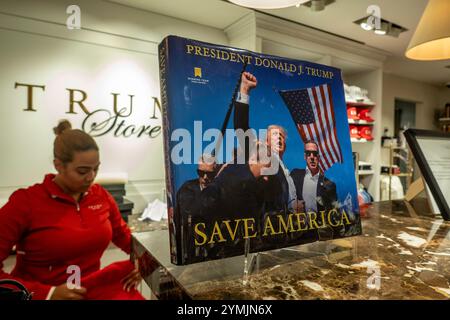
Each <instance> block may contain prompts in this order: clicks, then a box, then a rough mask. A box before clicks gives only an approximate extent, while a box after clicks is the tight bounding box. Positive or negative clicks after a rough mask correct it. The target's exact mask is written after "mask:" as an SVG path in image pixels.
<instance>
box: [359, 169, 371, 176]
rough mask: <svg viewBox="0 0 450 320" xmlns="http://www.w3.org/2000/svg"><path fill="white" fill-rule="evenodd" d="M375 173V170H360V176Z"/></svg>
mask: <svg viewBox="0 0 450 320" xmlns="http://www.w3.org/2000/svg"><path fill="white" fill-rule="evenodd" d="M372 174H375V171H373V170H359V171H358V175H360V176H368V175H372Z"/></svg>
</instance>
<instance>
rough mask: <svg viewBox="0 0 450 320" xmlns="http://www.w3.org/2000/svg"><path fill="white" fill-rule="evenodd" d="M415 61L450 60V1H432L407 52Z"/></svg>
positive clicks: (407, 55)
mask: <svg viewBox="0 0 450 320" xmlns="http://www.w3.org/2000/svg"><path fill="white" fill-rule="evenodd" d="M406 57H408V58H410V59H413V60H445V59H450V0H430V1H429V2H428V5H427V7H426V9H425V12H424V14H423V16H422V18H421V19H420V22H419V25H418V26H417V29H416V31H415V33H414V35H413V37H412V39H411V42H410V43H409V46H408V49H407V50H406Z"/></svg>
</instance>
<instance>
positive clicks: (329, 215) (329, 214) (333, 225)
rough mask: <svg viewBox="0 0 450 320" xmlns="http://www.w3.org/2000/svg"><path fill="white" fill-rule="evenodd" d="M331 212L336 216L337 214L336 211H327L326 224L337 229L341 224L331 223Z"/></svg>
mask: <svg viewBox="0 0 450 320" xmlns="http://www.w3.org/2000/svg"><path fill="white" fill-rule="evenodd" d="M333 212H334V213H335V214H338V212H337V210H336V209H333V210H330V211H328V223H329V224H330V226H332V227H337V226H339V225H341V223H339V222H338V224H333V223H332V222H331V216H332V213H333Z"/></svg>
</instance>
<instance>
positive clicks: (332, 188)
mask: <svg viewBox="0 0 450 320" xmlns="http://www.w3.org/2000/svg"><path fill="white" fill-rule="evenodd" d="M305 175H306V170H305V169H294V170H292V172H291V177H292V180H294V184H295V189H296V190H297V199H298V200H304V199H303V182H304V180H305ZM314 196H315V197H316V199H317V212H320V211H322V210H330V209H334V208H335V202H336V201H337V194H336V184H335V183H334V182H333V181H331V180H330V179H328V178H326V177H325V176H324V175H319V180H318V181H317V190H316V194H315V195H314Z"/></svg>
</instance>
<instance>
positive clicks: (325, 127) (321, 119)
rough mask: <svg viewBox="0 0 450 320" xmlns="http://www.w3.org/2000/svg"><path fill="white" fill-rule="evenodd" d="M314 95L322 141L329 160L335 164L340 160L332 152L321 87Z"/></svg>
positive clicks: (317, 88) (314, 91) (315, 89)
mask: <svg viewBox="0 0 450 320" xmlns="http://www.w3.org/2000/svg"><path fill="white" fill-rule="evenodd" d="M313 93H314V99H315V103H316V110H317V117H318V121H317V122H318V123H319V124H320V127H321V136H322V140H323V141H324V145H325V148H326V150H327V158H328V159H329V160H331V161H330V162H331V163H335V162H337V161H338V160H337V159H336V156H335V155H334V153H333V151H332V150H331V147H330V145H331V143H330V142H329V135H328V127H329V126H328V125H327V123H326V122H325V120H324V117H323V116H324V112H323V111H324V110H323V101H322V96H321V92H320V87H315V88H314V90H313Z"/></svg>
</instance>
